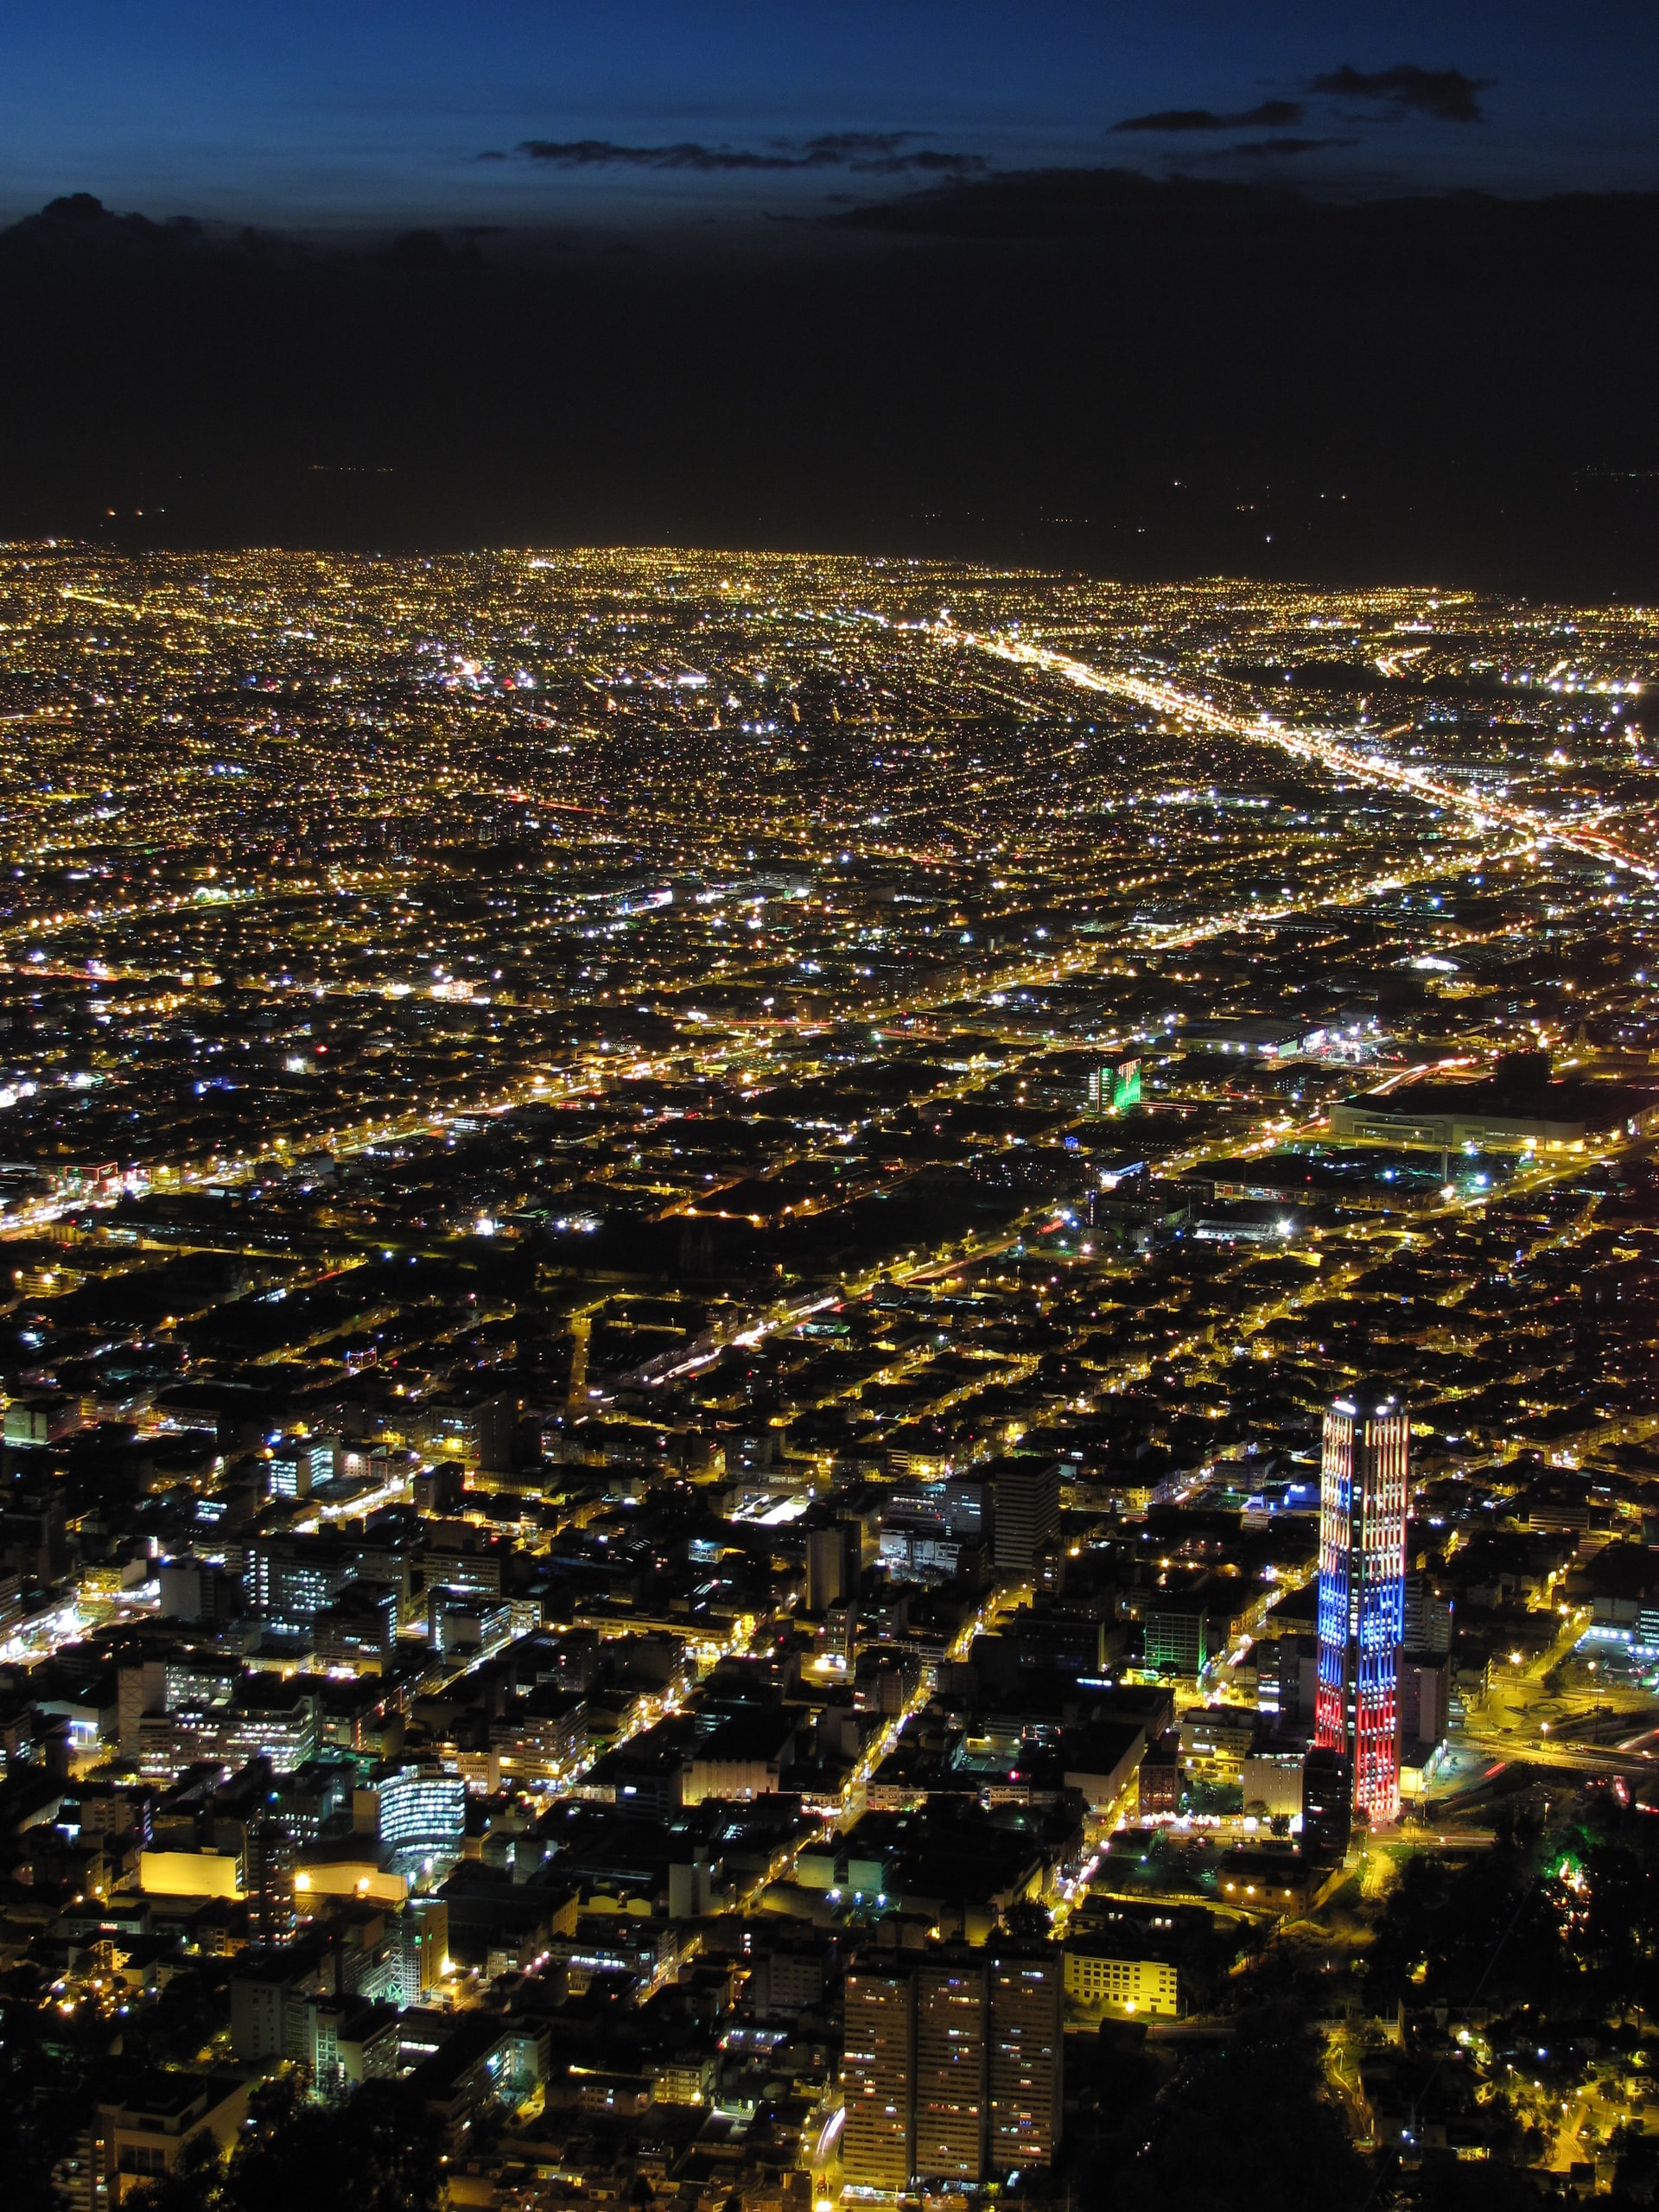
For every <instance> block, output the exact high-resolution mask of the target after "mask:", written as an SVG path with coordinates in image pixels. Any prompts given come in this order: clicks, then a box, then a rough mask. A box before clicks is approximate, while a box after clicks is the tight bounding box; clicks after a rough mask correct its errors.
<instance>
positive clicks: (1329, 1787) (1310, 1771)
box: [1302, 1745, 1354, 1866]
mask: <svg viewBox="0 0 1659 2212" xmlns="http://www.w3.org/2000/svg"><path fill="white" fill-rule="evenodd" d="M1353 1817H1354V1815H1353V1790H1352V1785H1351V1780H1350V1777H1349V1773H1348V1762H1347V1760H1346V1759H1345V1758H1344V1757H1343V1756H1342V1753H1341V1752H1340V1751H1321V1750H1319V1748H1318V1746H1317V1745H1316V1746H1315V1748H1314V1749H1313V1751H1310V1752H1309V1753H1308V1755H1307V1757H1306V1758H1305V1759H1304V1760H1303V1762H1302V1856H1303V1858H1304V1859H1306V1860H1307V1862H1308V1864H1309V1865H1310V1866H1340V1865H1341V1864H1342V1862H1343V1859H1344V1858H1345V1857H1346V1855H1347V1852H1348V1837H1349V1834H1350V1831H1351V1828H1352V1827H1353Z"/></svg>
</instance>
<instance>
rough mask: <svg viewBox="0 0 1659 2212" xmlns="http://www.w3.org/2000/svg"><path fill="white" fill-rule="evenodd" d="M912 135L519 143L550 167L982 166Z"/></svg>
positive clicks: (887, 170)
mask: <svg viewBox="0 0 1659 2212" xmlns="http://www.w3.org/2000/svg"><path fill="white" fill-rule="evenodd" d="M917 136H918V133H917V132H915V131H913V130H836V131H828V132H826V133H824V134H823V136H822V137H817V138H803V139H799V140H791V139H774V140H773V141H772V143H771V145H769V146H767V147H765V148H761V149H756V148H753V147H748V146H703V145H699V144H698V143H696V141H695V140H681V141H678V142H677V143H675V144H673V145H671V146H623V145H619V144H618V143H616V141H615V140H613V139H610V138H574V139H558V138H526V139H524V141H523V143H521V144H520V146H519V147H518V151H519V153H521V154H524V155H525V156H528V157H529V159H530V160H531V161H533V162H546V163H548V164H549V165H550V167H552V168H565V169H598V168H632V169H687V170H690V171H692V172H694V173H696V174H697V175H718V174H735V173H742V172H746V171H755V170H761V171H768V172H776V171H778V170H782V169H853V170H856V171H858V172H860V173H861V174H862V175H870V176H902V175H912V174H914V175H924V176H925V175H951V176H969V175H978V174H979V173H980V172H982V170H983V169H984V168H986V167H987V166H988V164H987V162H986V160H985V157H984V156H983V155H982V154H957V153H947V152H944V151H940V150H938V149H933V148H931V147H925V146H916V145H915V144H914V143H913V141H914V140H915V138H916V137H917ZM906 148H908V149H909V150H908V151H906ZM483 158H486V157H485V156H480V159H483Z"/></svg>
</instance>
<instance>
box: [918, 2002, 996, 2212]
mask: <svg viewBox="0 0 1659 2212" xmlns="http://www.w3.org/2000/svg"><path fill="white" fill-rule="evenodd" d="M985 2014H986V2005H985V1972H984V1968H983V1967H982V1966H980V1965H978V1964H976V1963H975V1964H970V1963H969V1962H968V1961H965V1960H950V1959H942V1960H940V1961H937V1962H935V1961H929V1962H928V1964H926V1965H925V1966H924V1967H921V1968H920V1969H919V1970H918V1974H917V1977H916V2134H915V2141H914V2145H913V2147H912V2158H913V2161H914V2164H915V2171H917V2172H918V2174H925V2176H926V2177H928V2178H929V2180H939V2181H973V2182H976V2181H980V2180H982V2179H983V2177H984V2171H985V2029H986V2018H985Z"/></svg>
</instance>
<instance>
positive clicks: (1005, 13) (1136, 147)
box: [0, 0, 1659, 226]
mask: <svg viewBox="0 0 1659 2212" xmlns="http://www.w3.org/2000/svg"><path fill="white" fill-rule="evenodd" d="M9 14H10V22H9V25H8V29H7V32H6V36H5V46H4V52H5V68H4V71H3V73H0V213H9V214H10V215H11V216H14V217H15V216H17V215H21V214H23V213H28V212H29V210H31V209H33V208H35V207H39V206H40V205H41V203H42V201H43V200H48V199H50V198H51V197H53V196H54V194H67V193H70V192H74V191H87V192H92V193H95V194H98V195H99V197H100V198H101V199H103V200H105V202H107V203H108V204H110V205H111V206H112V207H121V208H138V209H142V210H143V211H144V212H145V213H149V214H152V215H157V216H165V215H171V214H177V213H189V214H194V215H198V216H209V217H213V216H220V217H233V218H236V219H244V220H252V221H257V222H262V223H267V224H287V225H313V226H315V225H341V224H345V225H352V224H376V223H384V222H407V221H416V220H419V221H423V222H443V223H472V224H493V223H499V222H507V223H512V224H519V225H523V224H535V223H537V222H569V221H572V220H582V219H584V218H586V219H601V220H605V219H610V220H614V219H626V220H636V221H637V220H639V219H658V218H661V217H663V216H664V215H672V214H679V215H681V216H685V215H691V216H694V217H703V216H714V217H715V218H716V219H721V218H729V219H740V218H741V217H744V216H747V217H749V218H750V219H753V217H754V216H755V215H757V214H758V213H773V214H776V213H788V212H791V211H794V212H802V211H808V210H812V209H816V208H820V207H824V206H826V205H833V204H836V201H835V200H834V197H833V196H834V195H836V194H853V195H854V196H855V197H857V198H870V197H874V196H877V195H879V194H880V192H881V191H882V190H883V189H884V188H891V187H892V185H893V182H894V181H895V180H900V181H901V180H902V179H903V177H904V176H905V175H907V174H911V175H928V174H933V175H940V174H947V173H949V172H950V165H951V163H952V161H953V159H954V161H955V162H956V163H957V164H958V165H959V168H960V170H961V172H963V173H981V172H982V170H983V169H984V168H989V169H993V170H998V169H1025V168H1037V167H1048V166H1061V167H1090V166H1097V165H1101V164H1103V163H1111V164H1114V165H1118V164H1124V165H1131V166H1135V167H1137V168H1144V169H1146V170H1147V172H1149V173H1150V174H1153V175H1162V174H1165V173H1166V172H1167V171H1168V170H1169V169H1170V168H1180V169H1182V170H1184V171H1185V172H1187V173H1190V174H1192V175H1201V176H1211V177H1229V176H1234V177H1243V176H1257V177H1259V176H1262V175H1278V176H1294V177H1295V178H1296V179H1298V180H1300V181H1306V182H1307V183H1309V184H1313V185H1315V186H1318V187H1319V188H1334V189H1338V190H1340V191H1344V192H1349V193H1353V192H1369V193H1373V194H1375V193H1379V192H1388V191H1395V192H1397V191H1401V190H1409V189H1421V188H1431V189H1441V188H1458V187H1470V186H1474V187H1478V188H1482V189H1486V190H1493V191H1498V192H1503V193H1537V192H1541V191H1559V190H1568V189H1570V190H1586V189H1589V190H1602V189H1607V188H1652V187H1654V186H1655V185H1656V184H1659V150H1656V137H1655V131H1654V125H1653V88H1654V86H1655V85H1656V83H1659V11H1656V10H1655V9H1654V8H1653V7H1652V5H1651V4H1650V0H1580V3H1579V4H1575V5H1573V6H1571V7H1567V6H1564V5H1562V4H1560V0H1553V4H1538V0H1491V4H1470V0H1461V4H1455V3H1454V4H1446V0H1441V4H1438V5H1437V4H1428V5H1414V6H1391V7H1371V8H1353V7H1342V6H1333V5H1331V4H1328V0H1327V4H1323V5H1318V4H1316V5H1295V4H1291V0H1284V3H1283V4H1280V5H1276V6H1274V5H1262V4H1259V0H1258V4H1254V5H1252V4H1249V0H1158V4H1155V5H1154V4H1151V0H1137V4H1135V5H1125V4H1122V0H1116V4H1115V0H602V3H600V0H345V3H344V4H342V0H238V4H236V5H234V6H226V5H225V4H223V0H213V4H202V3H201V0H145V4H143V5H142V6H135V5H133V4H132V0H54V4H53V5H50V6H45V7H36V8H32V9H24V8H13V9H12V10H10V11H9ZM1141 118H1164V120H1163V122H1162V123H1161V124H1154V126H1152V127H1147V128H1143V129H1130V130H1122V129H1120V128H1118V127H1117V126H1119V125H1122V124H1125V123H1129V124H1134V123H1135V122H1136V121H1137V120H1138V119H1141ZM531 148H541V149H555V150H552V151H546V150H543V152H541V153H539V154H538V153H537V152H534V151H531V150H528V149H531Z"/></svg>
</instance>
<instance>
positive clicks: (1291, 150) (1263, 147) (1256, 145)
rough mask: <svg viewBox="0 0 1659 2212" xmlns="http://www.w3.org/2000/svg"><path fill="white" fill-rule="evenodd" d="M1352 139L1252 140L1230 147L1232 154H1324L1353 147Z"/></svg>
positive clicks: (1229, 150) (1353, 141)
mask: <svg viewBox="0 0 1659 2212" xmlns="http://www.w3.org/2000/svg"><path fill="white" fill-rule="evenodd" d="M1354 143H1356V141H1355V140H1353V139H1352V138H1251V139H1248V140H1246V141H1245V143H1243V145H1238V146H1230V147H1229V148H1228V149H1227V151H1228V152H1229V153H1230V154H1323V153H1324V152H1325V150H1326V149H1328V148H1330V147H1332V146H1351V145H1353V144H1354Z"/></svg>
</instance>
